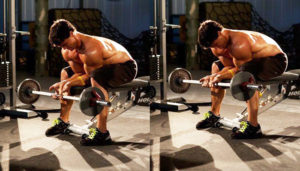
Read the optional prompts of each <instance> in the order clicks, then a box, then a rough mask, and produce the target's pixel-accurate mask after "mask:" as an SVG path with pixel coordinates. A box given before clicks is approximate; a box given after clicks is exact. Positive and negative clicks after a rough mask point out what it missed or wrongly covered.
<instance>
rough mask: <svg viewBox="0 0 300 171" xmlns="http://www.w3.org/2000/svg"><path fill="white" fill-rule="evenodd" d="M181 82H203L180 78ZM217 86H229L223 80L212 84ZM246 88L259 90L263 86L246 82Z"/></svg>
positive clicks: (200, 83)
mask: <svg viewBox="0 0 300 171" xmlns="http://www.w3.org/2000/svg"><path fill="white" fill-rule="evenodd" d="M181 81H182V82H183V83H188V84H199V85H202V84H203V83H202V82H200V81H199V80H181ZM214 85H215V86H217V87H224V88H230V83H223V82H218V83H215V84H214ZM246 87H247V88H250V89H254V90H261V89H262V88H263V86H262V85H258V84H247V85H246Z"/></svg>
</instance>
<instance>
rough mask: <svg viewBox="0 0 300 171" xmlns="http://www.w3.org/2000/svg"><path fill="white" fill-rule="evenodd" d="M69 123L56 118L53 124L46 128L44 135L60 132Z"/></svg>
mask: <svg viewBox="0 0 300 171" xmlns="http://www.w3.org/2000/svg"><path fill="white" fill-rule="evenodd" d="M69 125H70V124H69V123H66V122H64V121H63V120H62V119H61V118H57V119H55V120H54V121H53V126H52V127H50V128H48V129H47V131H46V136H53V135H57V134H62V133H64V131H65V130H66V129H67V128H68V126H69Z"/></svg>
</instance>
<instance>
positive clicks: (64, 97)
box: [31, 91, 111, 106]
mask: <svg viewBox="0 0 300 171" xmlns="http://www.w3.org/2000/svg"><path fill="white" fill-rule="evenodd" d="M31 93H32V94H36V95H42V96H49V97H51V96H53V95H54V96H56V97H60V95H58V94H55V93H49V92H44V91H31ZM62 98H63V99H66V100H74V101H80V98H79V97H75V96H62ZM96 103H98V104H101V105H104V106H111V103H110V102H106V101H102V100H96Z"/></svg>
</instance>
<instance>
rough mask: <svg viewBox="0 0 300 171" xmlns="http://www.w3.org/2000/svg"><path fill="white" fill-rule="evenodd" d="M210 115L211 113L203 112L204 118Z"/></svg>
mask: <svg viewBox="0 0 300 171" xmlns="http://www.w3.org/2000/svg"><path fill="white" fill-rule="evenodd" d="M209 117H210V113H208V112H206V113H204V114H203V119H204V120H205V119H207V118H209Z"/></svg>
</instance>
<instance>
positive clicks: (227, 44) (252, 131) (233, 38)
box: [196, 20, 288, 139]
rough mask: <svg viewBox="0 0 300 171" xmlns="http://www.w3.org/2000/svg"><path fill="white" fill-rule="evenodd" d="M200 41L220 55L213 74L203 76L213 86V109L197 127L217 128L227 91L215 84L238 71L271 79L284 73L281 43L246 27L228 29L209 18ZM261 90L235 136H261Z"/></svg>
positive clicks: (240, 137)
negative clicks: (245, 120)
mask: <svg viewBox="0 0 300 171" xmlns="http://www.w3.org/2000/svg"><path fill="white" fill-rule="evenodd" d="M198 42H199V44H200V45H201V46H202V47H205V48H210V49H211V51H212V53H213V54H214V55H215V56H216V57H218V58H219V60H218V61H215V62H214V63H213V64H212V71H211V75H209V76H206V77H203V78H202V79H200V81H201V82H203V84H202V86H203V87H210V88H211V99H212V105H211V111H208V112H207V113H205V114H204V119H203V120H202V121H200V122H198V123H197V125H196V128H197V129H203V128H208V127H214V124H215V123H216V122H217V121H218V120H219V119H220V107H221V103H222V100H223V97H224V95H225V90H224V89H222V88H219V87H215V86H214V83H217V82H220V81H221V80H223V79H231V78H232V77H233V76H234V74H235V73H237V72H238V71H248V72H250V73H252V74H253V75H254V76H255V77H256V79H259V80H269V79H271V78H273V77H276V76H279V75H281V74H282V73H283V72H284V71H285V70H286V68H287V63H288V59H287V56H286V54H285V53H284V52H283V51H282V49H281V48H280V47H279V45H278V44H277V43H276V42H275V41H274V40H273V39H272V38H270V37H268V36H266V35H264V34H261V33H258V32H254V31H246V30H233V29H226V28H224V27H223V26H222V25H221V24H219V23H217V22H215V21H212V20H207V21H204V22H203V23H201V25H200V27H199V29H198ZM258 105H259V93H258V91H256V93H255V94H254V96H253V97H252V98H251V99H250V100H248V101H247V112H248V114H249V115H248V118H247V122H243V123H242V127H241V128H240V130H237V131H236V132H233V133H232V135H231V137H232V138H236V139H245V138H258V137H261V136H262V132H261V128H260V125H259V123H258V121H257V112H258Z"/></svg>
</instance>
